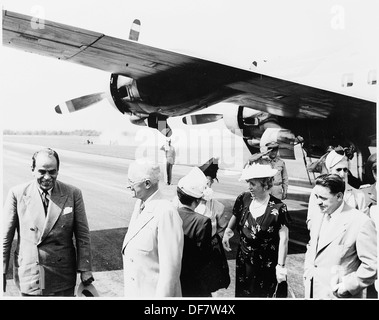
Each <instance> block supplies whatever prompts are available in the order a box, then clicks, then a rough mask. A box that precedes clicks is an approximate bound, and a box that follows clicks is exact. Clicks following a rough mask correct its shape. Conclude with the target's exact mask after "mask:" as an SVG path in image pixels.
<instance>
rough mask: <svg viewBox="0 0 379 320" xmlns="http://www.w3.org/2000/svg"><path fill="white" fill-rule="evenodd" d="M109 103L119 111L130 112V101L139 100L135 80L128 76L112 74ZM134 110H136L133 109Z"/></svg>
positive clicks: (136, 101)
mask: <svg viewBox="0 0 379 320" xmlns="http://www.w3.org/2000/svg"><path fill="white" fill-rule="evenodd" d="M110 94H111V99H109V100H110V101H109V102H110V103H111V104H112V105H113V106H115V107H116V108H117V109H118V110H119V111H120V112H121V113H128V114H132V113H133V112H132V110H131V108H130V104H131V103H133V102H134V103H137V105H139V104H138V102H139V101H141V97H140V94H139V91H138V88H137V82H136V81H135V80H134V79H132V78H128V77H124V76H120V75H117V74H112V75H111V79H110ZM134 111H136V110H134Z"/></svg>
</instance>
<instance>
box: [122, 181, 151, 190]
mask: <svg viewBox="0 0 379 320" xmlns="http://www.w3.org/2000/svg"><path fill="white" fill-rule="evenodd" d="M146 180H147V179H142V180H138V181H134V182H133V181H130V180H129V185H128V186H126V188H127V189H133V188H134V186H135V185H136V184H137V183H141V182H145V181H146Z"/></svg>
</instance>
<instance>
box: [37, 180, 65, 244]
mask: <svg viewBox="0 0 379 320" xmlns="http://www.w3.org/2000/svg"><path fill="white" fill-rule="evenodd" d="M66 200H67V194H64V193H63V192H62V188H61V186H60V183H59V182H58V181H56V183H55V186H54V189H53V192H52V193H51V196H50V201H49V207H48V209H47V216H46V219H45V225H44V228H43V232H42V236H41V238H40V241H39V243H41V242H42V241H43V240H44V239H45V238H46V236H47V235H48V234H49V232H50V231H51V229H52V228H53V227H54V225H55V223H56V222H57V220H58V218H59V216H60V215H61V213H62V211H63V209H64V204H65V203H66Z"/></svg>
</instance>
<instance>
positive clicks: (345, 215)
mask: <svg viewBox="0 0 379 320" xmlns="http://www.w3.org/2000/svg"><path fill="white" fill-rule="evenodd" d="M322 218H323V214H321V213H319V214H314V215H313V217H312V225H311V229H310V242H309V244H308V246H307V252H306V254H305V263H304V280H305V282H304V285H305V298H310V297H311V293H313V298H316V299H334V298H336V297H335V296H334V295H333V292H332V289H331V285H330V282H331V280H332V277H333V276H335V274H334V273H333V272H335V271H337V270H338V272H339V276H340V281H342V282H343V283H344V285H345V288H346V289H347V290H348V291H349V292H350V293H351V295H352V297H353V298H361V297H362V291H363V289H365V288H366V287H367V286H369V285H370V284H372V283H374V281H375V278H376V274H377V234H376V229H375V225H374V223H373V221H372V220H371V219H370V218H369V217H368V216H367V215H365V214H364V213H362V212H360V211H358V210H356V209H354V208H351V207H350V206H349V205H347V204H346V203H344V204H343V208H342V212H341V214H340V215H338V216H336V217H335V219H334V221H333V219H332V220H331V222H330V223H332V225H331V226H330V228H329V230H332V232H329V234H328V236H327V237H326V238H325V239H324V240H323V241H322V242H319V241H318V236H319V231H320V227H321V223H322ZM312 286H313V290H312Z"/></svg>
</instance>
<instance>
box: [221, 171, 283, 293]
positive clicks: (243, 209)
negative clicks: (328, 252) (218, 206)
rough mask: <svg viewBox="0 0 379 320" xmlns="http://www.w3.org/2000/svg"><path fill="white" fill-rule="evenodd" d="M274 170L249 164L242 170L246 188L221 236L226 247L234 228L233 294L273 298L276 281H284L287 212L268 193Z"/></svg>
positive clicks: (228, 248) (278, 201) (279, 202)
mask: <svg viewBox="0 0 379 320" xmlns="http://www.w3.org/2000/svg"><path fill="white" fill-rule="evenodd" d="M276 171H277V170H276V169H272V168H271V166H269V165H261V164H252V165H250V166H248V167H246V168H245V169H243V171H242V175H241V178H240V180H245V181H246V182H247V183H248V185H249V191H246V192H243V193H242V194H240V195H239V196H238V197H237V199H236V202H235V204H234V208H233V216H232V218H231V219H230V221H229V224H228V227H227V228H226V230H225V234H224V237H223V245H224V248H225V250H227V251H230V250H231V248H230V244H229V239H230V238H231V237H233V235H234V232H233V230H234V229H236V230H237V232H238V234H239V236H240V241H239V244H238V249H237V257H236V297H273V295H274V293H275V290H276V287H277V284H278V283H280V282H282V281H286V279H287V276H286V275H287V269H286V267H285V261H286V257H287V251H288V234H289V230H288V222H289V221H288V212H287V207H286V205H285V204H284V203H283V202H282V201H281V200H279V199H277V198H275V197H274V196H272V195H270V192H269V190H270V188H271V187H272V181H273V176H274V175H275V174H276Z"/></svg>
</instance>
